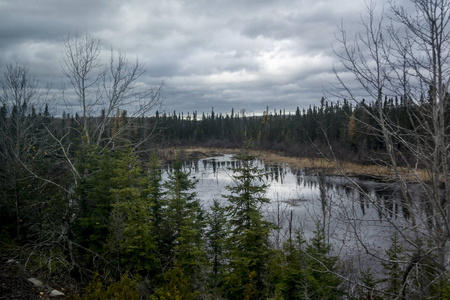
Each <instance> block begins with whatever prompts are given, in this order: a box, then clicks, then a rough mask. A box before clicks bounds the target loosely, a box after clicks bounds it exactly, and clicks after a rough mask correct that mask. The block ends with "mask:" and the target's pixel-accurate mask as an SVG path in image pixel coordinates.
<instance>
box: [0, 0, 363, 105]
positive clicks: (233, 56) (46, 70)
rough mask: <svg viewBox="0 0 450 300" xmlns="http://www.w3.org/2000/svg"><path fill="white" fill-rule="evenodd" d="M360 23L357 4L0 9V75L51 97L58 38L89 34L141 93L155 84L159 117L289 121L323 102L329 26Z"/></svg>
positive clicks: (27, 3) (234, 1) (46, 4)
mask: <svg viewBox="0 0 450 300" xmlns="http://www.w3.org/2000/svg"><path fill="white" fill-rule="evenodd" d="M362 13H364V4H363V2H361V1H360V0H345V1H329V0H298V1H292V0H290V1H287V0H286V1H284V0H279V1H276V0H272V1H256V0H253V1H251V0H229V1H222V0H220V1H219V0H198V1H190V0H184V1H183V0H173V1H154V0H150V1H149V0H130V1H117V0H113V1H111V0H94V1H92V0H89V1H88V0H80V1H59V0H41V1H33V0H15V1H8V0H6V1H1V0H0V66H1V67H3V66H4V65H5V64H6V63H11V62H16V61H17V62H19V63H27V64H28V66H29V67H30V71H31V73H33V74H34V75H36V77H37V78H38V79H39V80H40V81H41V82H45V83H51V84H52V85H53V86H54V87H59V86H60V85H61V82H62V81H64V78H63V75H62V71H61V61H62V53H63V50H64V48H63V41H64V38H66V37H67V35H68V34H69V33H71V34H74V33H76V32H77V33H79V34H85V33H89V34H93V35H95V36H98V37H100V38H101V39H102V44H103V46H104V50H105V55H107V51H108V50H109V48H110V47H111V46H112V47H114V48H115V49H120V50H122V51H124V52H126V54H127V56H128V58H129V59H130V60H134V59H135V58H138V59H139V61H140V62H142V63H144V64H145V66H146V67H147V70H148V72H147V73H146V75H145V78H142V80H143V82H145V83H146V84H157V83H159V82H161V80H164V81H165V82H166V85H167V86H166V92H165V97H166V101H165V105H164V107H165V108H166V110H167V111H170V112H171V111H174V110H176V111H177V112H192V111H198V112H199V113H201V112H209V111H211V109H212V108H213V107H214V110H215V111H216V112H229V111H231V108H234V110H235V111H240V110H241V109H245V110H246V111H247V112H248V113H252V112H255V113H259V112H261V111H262V110H264V109H266V107H269V109H286V110H287V111H294V110H295V108H296V107H301V108H302V107H305V106H308V105H309V104H315V103H318V101H319V100H320V98H321V97H322V96H323V86H327V85H328V84H329V83H330V82H331V81H333V80H334V76H333V73H332V68H333V65H334V64H337V59H336V57H335V55H334V54H333V50H332V44H333V43H336V39H335V37H334V34H335V33H336V32H337V31H338V29H337V25H338V24H340V22H341V20H345V23H346V26H347V27H349V28H354V27H355V26H354V25H355V24H356V22H358V19H359V14H362Z"/></svg>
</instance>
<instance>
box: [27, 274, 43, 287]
mask: <svg viewBox="0 0 450 300" xmlns="http://www.w3.org/2000/svg"><path fill="white" fill-rule="evenodd" d="M27 280H28V281H29V282H31V283H33V284H34V286H35V287H38V288H43V287H45V285H44V283H43V282H42V281H40V280H39V279H37V278H33V277H31V278H28V279H27Z"/></svg>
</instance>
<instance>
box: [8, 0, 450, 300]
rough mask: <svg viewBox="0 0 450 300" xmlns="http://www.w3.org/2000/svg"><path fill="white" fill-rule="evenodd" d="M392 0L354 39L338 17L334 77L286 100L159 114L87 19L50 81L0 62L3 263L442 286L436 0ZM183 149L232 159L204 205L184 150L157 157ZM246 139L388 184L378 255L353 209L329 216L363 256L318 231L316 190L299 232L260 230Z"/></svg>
mask: <svg viewBox="0 0 450 300" xmlns="http://www.w3.org/2000/svg"><path fill="white" fill-rule="evenodd" d="M409 2H410V5H412V6H413V7H414V8H415V11H414V13H413V14H411V13H409V12H407V10H405V9H404V8H402V7H401V6H397V5H396V4H395V3H391V4H390V8H389V10H386V13H385V15H383V16H384V17H385V18H380V19H378V18H377V17H376V15H375V10H374V9H373V7H372V6H371V5H370V4H369V5H368V6H367V15H366V16H364V18H362V22H361V34H359V35H356V36H355V37H350V36H347V35H346V31H345V28H344V27H343V26H342V27H339V32H338V33H337V34H336V36H337V39H338V41H339V47H336V48H335V49H334V51H335V53H336V56H337V57H338V58H339V60H340V62H341V66H340V67H336V69H335V75H336V83H335V84H334V85H333V86H332V87H331V88H330V89H329V91H327V92H326V95H324V97H323V98H321V99H317V103H316V104H315V105H311V106H307V107H300V106H299V107H298V108H297V109H296V111H285V110H284V109H282V108H281V109H280V108H275V107H273V108H271V107H262V108H261V113H260V114H253V113H252V114H249V113H246V111H244V110H240V111H239V110H237V111H235V110H234V108H232V107H230V109H229V111H228V112H215V110H214V108H213V107H211V110H210V111H209V112H197V111H170V110H169V108H165V107H164V97H165V96H164V89H165V84H164V83H161V84H160V85H156V86H151V87H146V88H143V87H142V86H139V84H138V83H139V80H140V78H141V77H142V75H143V74H144V73H145V71H146V69H145V68H144V66H142V65H141V64H140V63H139V62H138V61H136V62H134V63H133V62H131V61H130V60H128V58H127V57H126V55H125V53H122V52H120V51H115V50H111V54H110V55H109V57H110V58H109V59H110V61H107V62H106V63H100V61H101V58H102V56H101V55H100V51H101V50H102V49H101V43H100V41H99V39H98V38H96V37H94V36H91V35H89V34H87V35H84V36H68V37H67V39H66V40H65V41H64V55H63V59H62V62H61V66H62V74H61V77H62V78H63V80H65V82H66V85H65V87H64V89H63V90H62V91H55V90H54V89H52V88H44V87H43V85H42V82H40V81H38V79H37V78H35V77H33V76H32V70H30V68H29V67H28V66H27V65H26V64H21V63H19V62H15V63H10V64H8V65H6V66H2V74H1V78H0V257H1V259H2V264H3V265H5V262H6V261H7V260H8V259H14V260H16V261H17V263H18V264H20V265H21V266H23V268H25V269H26V270H28V271H29V272H31V273H32V274H33V275H35V276H38V277H40V278H42V279H43V280H44V281H46V282H49V283H51V284H53V285H57V286H58V287H60V289H63V290H64V292H65V294H66V295H65V297H68V298H67V299H285V300H287V299H450V266H449V261H450V243H449V242H450V102H449V99H450V94H449V91H448V88H449V83H450V68H449V65H450V29H449V22H450V1H437V0H411V1H409ZM331 67H332V66H330V68H331ZM346 74H347V75H348V74H351V75H352V76H351V79H349V76H347V75H346ZM299 98H301V95H299ZM56 107H59V108H61V107H64V109H56ZM236 109H239V108H236ZM196 147H197V148H199V147H202V149H205V148H214V149H222V150H227V151H232V152H233V153H234V158H235V159H236V160H237V161H238V163H237V164H235V165H233V166H232V167H230V168H229V174H230V178H231V184H229V185H227V187H226V190H227V193H225V194H224V195H222V196H221V197H220V198H218V199H210V200H211V201H210V202H209V203H211V204H210V205H208V206H206V205H205V204H204V203H201V202H200V201H199V198H198V195H197V193H196V191H195V187H196V184H197V182H198V178H196V177H195V176H193V175H192V174H191V171H190V170H189V169H188V168H184V159H185V158H184V157H180V156H176V155H169V152H173V151H174V149H175V150H183V149H187V148H196ZM169 149H170V151H169ZM255 150H258V151H261V152H262V153H265V152H266V153H276V154H278V155H279V156H280V157H290V158H306V159H308V160H310V161H317V160H325V161H327V162H328V165H327V166H328V167H327V168H324V167H320V168H319V167H310V166H305V168H308V172H309V174H312V176H316V177H317V178H318V179H317V180H318V182H320V180H322V179H321V178H322V177H321V176H327V175H329V174H333V175H334V176H338V177H339V178H345V179H346V180H348V182H350V183H351V184H348V185H346V186H345V188H346V189H347V190H348V192H349V193H350V192H357V193H358V194H359V195H361V197H362V198H364V199H365V200H364V201H366V202H367V203H370V205H373V206H375V207H377V206H378V207H379V206H380V204H379V201H378V200H377V199H375V197H374V195H373V194H371V193H370V192H368V191H367V190H366V189H364V187H363V186H361V185H359V184H358V181H357V178H356V177H355V176H354V174H352V172H349V171H348V169H346V168H345V165H346V164H348V163H352V164H353V165H357V166H359V167H360V168H363V167H364V168H366V169H365V170H368V171H367V172H366V174H364V176H365V177H367V178H371V179H372V180H375V181H377V182H378V183H383V184H384V183H389V184H390V185H391V186H394V187H395V188H394V190H395V195H396V197H398V199H400V200H399V201H400V202H401V206H402V208H403V212H402V213H400V212H399V210H397V209H394V206H387V205H385V206H383V207H382V209H380V211H382V212H383V214H385V215H383V222H380V226H385V227H383V228H385V229H383V230H386V231H388V230H389V232H392V234H391V235H390V237H389V239H388V240H387V241H385V243H386V245H387V246H386V247H385V249H382V252H381V254H380V255H379V254H374V253H372V252H371V250H370V249H371V246H370V245H368V244H366V239H365V235H364V233H361V232H360V231H358V230H357V229H358V228H352V226H354V225H352V224H357V223H356V222H355V218H354V216H352V215H344V214H342V215H339V216H333V218H340V219H341V220H342V222H343V223H346V224H348V228H349V229H348V232H347V234H348V236H349V237H348V238H349V239H352V241H355V244H357V245H358V249H359V250H358V251H360V252H355V253H354V255H355V256H354V257H355V259H354V261H358V259H360V257H359V256H358V255H359V254H361V255H365V256H367V257H370V261H371V262H372V263H373V265H374V266H375V265H376V266H378V267H374V268H371V266H368V265H366V266H363V267H361V266H360V265H358V266H356V264H353V263H352V262H351V260H348V259H344V258H343V257H341V256H340V255H339V254H338V251H336V250H337V248H339V245H336V244H332V243H330V236H329V232H330V231H329V227H330V224H329V222H328V220H329V218H331V216H330V214H333V213H334V212H335V211H336V210H335V208H333V207H329V206H332V205H333V203H332V202H330V203H328V204H327V202H326V199H328V196H327V190H325V189H323V190H320V195H321V201H323V202H322V211H320V212H317V216H316V217H317V218H316V220H318V221H317V222H316V224H315V229H314V230H313V231H312V232H304V231H302V230H300V229H301V226H299V224H291V223H292V220H291V223H289V228H288V230H289V235H288V236H287V237H286V238H284V239H283V240H282V241H281V242H280V241H278V242H277V243H275V241H274V239H273V236H274V235H273V233H274V232H275V231H276V230H277V224H275V223H274V222H272V218H269V216H267V214H266V212H265V211H264V210H263V209H262V207H263V206H264V205H266V204H267V203H271V202H273V201H275V199H271V198H270V197H268V196H267V194H266V191H267V186H268V185H267V182H266V180H265V178H267V172H268V170H267V169H264V168H260V167H259V165H258V164H257V163H256V160H257V158H259V157H256V156H255V155H254V153H255V152H254V151H255ZM181 152H182V151H181ZM181 152H180V151H178V152H176V153H181ZM167 166H170V168H168V167H167ZM378 168H382V169H383V170H385V172H384V173H379V172H378V171H376V170H378ZM167 169H169V170H170V171H165V170H167ZM299 171H302V172H305V170H304V169H302V168H300V169H299ZM164 172H167V173H164ZM164 174H166V175H164ZM163 175H164V176H163ZM359 176H361V175H359ZM214 188H215V187H214V186H211V189H214ZM392 193H394V192H392ZM390 197H393V195H390V194H389V193H385V195H384V198H383V199H384V200H383V201H384V203H388V202H389V201H390V199H391V198H390ZM305 201H307V200H305ZM324 203H325V204H324ZM300 205H301V204H300ZM327 205H328V206H327ZM380 218H381V217H380ZM288 221H289V220H288ZM380 243H381V242H380ZM0 292H1V290H0ZM0 298H1V297H0ZM36 299H39V298H36Z"/></svg>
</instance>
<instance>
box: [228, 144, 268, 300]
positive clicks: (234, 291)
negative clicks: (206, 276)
mask: <svg viewBox="0 0 450 300" xmlns="http://www.w3.org/2000/svg"><path fill="white" fill-rule="evenodd" d="M237 159H238V160H239V164H240V165H239V166H237V167H236V168H233V169H232V170H233V172H234V175H233V176H232V177H233V179H234V182H235V184H234V185H233V186H228V187H227V189H228V190H229V191H230V192H231V194H230V195H225V196H224V197H225V198H227V199H228V201H229V202H230V205H229V206H228V207H227V212H228V216H229V221H230V225H231V226H232V228H231V232H230V237H229V238H228V239H227V246H228V248H229V253H228V256H229V257H228V259H229V265H228V273H227V276H226V291H227V294H228V296H229V297H230V298H232V299H260V298H263V297H264V296H266V294H267V292H268V282H267V280H266V279H267V276H268V273H269V270H268V268H267V263H268V261H269V259H270V256H271V248H270V245H269V233H270V230H271V229H272V224H271V223H269V222H267V221H265V220H264V219H263V216H262V213H261V206H262V205H263V204H265V203H268V202H269V199H268V198H266V197H265V195H264V194H265V192H266V189H267V185H266V184H264V183H262V180H263V176H264V173H263V170H261V169H259V168H258V167H257V166H255V165H254V162H255V157H254V156H252V155H250V153H249V147H248V144H247V145H246V147H245V148H244V149H243V150H242V152H241V154H240V155H238V156H237Z"/></svg>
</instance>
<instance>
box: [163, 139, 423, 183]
mask: <svg viewBox="0 0 450 300" xmlns="http://www.w3.org/2000/svg"><path fill="white" fill-rule="evenodd" d="M240 151H241V150H240V149H228V148H205V147H189V148H180V147H178V148H166V149H162V150H161V151H160V157H161V159H162V160H163V161H171V160H177V159H179V160H199V159H201V158H206V157H213V156H219V155H221V154H237V153H239V152H240ZM251 154H252V155H255V156H257V157H258V158H260V159H262V160H264V161H265V162H266V163H268V164H284V165H287V166H289V167H291V168H292V169H312V170H316V171H317V172H321V173H323V174H324V175H342V176H350V177H359V178H363V179H371V180H376V181H393V180H396V174H395V173H394V172H393V170H392V168H388V167H386V166H381V165H375V164H372V165H361V164H356V163H351V162H346V161H339V160H337V161H334V160H331V159H326V158H302V157H288V156H284V155H280V154H278V153H275V152H272V151H262V150H252V151H251ZM399 175H400V176H401V177H402V178H405V179H407V180H408V181H411V182H414V181H418V180H425V181H426V180H428V179H429V178H428V176H427V174H426V172H425V171H424V170H408V169H407V168H400V169H399Z"/></svg>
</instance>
